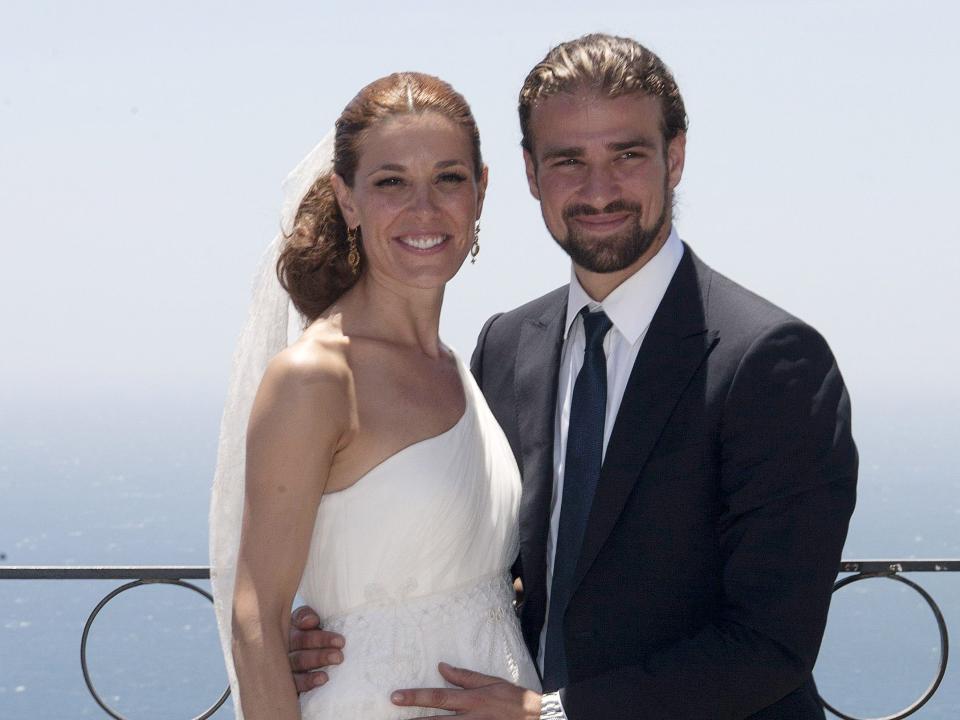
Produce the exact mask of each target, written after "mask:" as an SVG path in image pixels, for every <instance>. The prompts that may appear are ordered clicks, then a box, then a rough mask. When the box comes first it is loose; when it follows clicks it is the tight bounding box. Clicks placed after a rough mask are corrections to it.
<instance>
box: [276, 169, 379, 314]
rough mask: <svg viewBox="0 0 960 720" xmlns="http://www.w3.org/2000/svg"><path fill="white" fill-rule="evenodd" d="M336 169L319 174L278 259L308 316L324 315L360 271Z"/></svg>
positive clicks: (280, 270) (294, 296) (280, 271)
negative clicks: (336, 188) (337, 191)
mask: <svg viewBox="0 0 960 720" xmlns="http://www.w3.org/2000/svg"><path fill="white" fill-rule="evenodd" d="M332 174H333V172H332V171H329V172H326V173H324V174H323V175H321V176H320V177H318V178H317V179H316V181H314V183H313V185H311V186H310V189H309V190H308V191H307V194H306V195H304V197H303V200H302V201H301V202H300V207H299V208H298V209H297V214H296V217H295V218H294V221H293V230H292V231H291V233H290V234H289V235H288V236H287V237H286V240H285V241H284V243H283V247H281V248H280V257H279V258H278V259H277V276H278V277H279V278H280V284H281V285H283V288H284V290H286V291H287V292H288V293H289V294H290V298H291V300H293V304H294V305H295V306H296V308H297V310H299V311H300V314H301V315H303V316H304V317H305V318H307V319H308V320H313V319H315V318H317V317H319V316H320V314H321V313H323V311H324V310H326V309H327V308H328V307H330V305H332V304H333V303H334V301H336V299H337V298H339V297H340V296H341V295H343V293H345V292H346V291H347V290H349V289H350V288H351V287H352V286H353V284H354V283H355V282H356V281H357V277H358V275H359V273H357V274H354V272H353V269H352V268H351V267H350V264H349V263H348V262H347V253H348V252H349V244H348V242H347V224H346V221H345V220H344V219H343V215H342V214H341V213H340V206H339V205H338V204H337V197H336V195H334V193H333V183H332V182H331V181H330V179H331V176H332ZM360 268H361V270H362V268H363V255H362V253H361V258H360Z"/></svg>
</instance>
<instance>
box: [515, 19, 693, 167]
mask: <svg viewBox="0 0 960 720" xmlns="http://www.w3.org/2000/svg"><path fill="white" fill-rule="evenodd" d="M584 90H586V91H589V92H595V93H598V94H602V95H606V96H608V97H612V98H613V97H618V96H620V95H627V94H630V93H642V94H646V95H652V96H654V97H658V98H660V108H661V111H662V112H661V130H662V131H663V138H664V149H666V144H667V143H669V142H670V141H671V140H673V139H674V138H675V137H676V136H677V135H679V134H680V133H682V132H686V131H687V111H686V110H685V109H684V107H683V98H682V97H681V96H680V89H679V88H678V87H677V83H676V81H675V80H674V79H673V75H672V74H671V73H670V70H669V69H668V68H667V66H666V65H664V63H663V61H662V60H661V59H660V58H659V57H657V55H656V54H655V53H653V52H651V51H650V50H648V49H647V48H645V47H644V46H643V45H641V44H640V43H638V42H637V41H636V40H632V39H630V38H622V37H616V36H613V35H604V34H602V33H594V34H592V35H584V36H583V37H580V38H577V39H576V40H570V41H569V42H565V43H561V44H560V45H557V46H556V47H555V48H553V49H552V50H551V51H550V52H548V53H547V56H546V57H545V58H544V59H543V60H541V61H540V62H539V63H538V64H537V66H536V67H534V68H533V70H531V71H530V74H529V75H527V79H526V80H525V81H524V83H523V87H522V88H521V89H520V103H519V108H518V109H519V112H520V132H521V133H522V136H523V137H522V140H521V144H522V145H523V148H524V149H525V150H526V151H528V152H530V153H532V152H533V139H532V138H531V137H530V114H531V112H532V111H533V108H534V107H536V105H537V103H538V102H539V101H541V100H543V99H545V98H548V97H550V96H552V95H558V94H560V93H575V92H578V91H584Z"/></svg>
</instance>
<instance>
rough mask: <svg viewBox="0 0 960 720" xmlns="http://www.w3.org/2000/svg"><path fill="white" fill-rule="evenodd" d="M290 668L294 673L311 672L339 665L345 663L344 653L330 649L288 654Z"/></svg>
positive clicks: (298, 651)
mask: <svg viewBox="0 0 960 720" xmlns="http://www.w3.org/2000/svg"><path fill="white" fill-rule="evenodd" d="M287 657H288V658H289V659H290V667H291V668H292V669H293V671H294V672H310V671H311V670H318V669H320V668H322V667H326V666H327V665H339V664H340V663H342V662H343V653H342V652H340V651H339V650H331V649H329V648H326V649H323V650H295V651H293V652H291V653H287Z"/></svg>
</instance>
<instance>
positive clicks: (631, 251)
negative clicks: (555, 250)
mask: <svg viewBox="0 0 960 720" xmlns="http://www.w3.org/2000/svg"><path fill="white" fill-rule="evenodd" d="M663 195H664V203H663V210H662V211H661V212H660V217H658V218H657V221H656V222H655V223H654V224H653V225H652V226H651V227H649V228H645V227H643V225H642V224H641V222H640V217H641V211H642V208H641V206H640V205H639V204H636V203H628V202H627V201H626V200H615V201H613V202H612V203H610V204H609V205H607V206H606V207H604V208H603V209H602V210H597V209H596V208H594V207H592V206H590V205H571V206H570V207H567V208H564V210H563V224H564V226H565V227H566V229H567V235H566V237H564V238H558V237H557V236H556V235H554V237H553V239H554V240H556V241H557V244H558V245H559V246H560V247H562V248H563V249H564V251H565V252H566V253H567V255H569V256H570V259H571V260H573V262H574V263H576V264H577V265H579V266H580V267H582V268H583V269H585V270H589V271H590V272H595V273H612V272H617V271H618V270H623V269H624V268H627V267H630V266H631V265H633V264H634V263H635V262H636V261H637V260H639V259H640V257H641V256H642V255H643V254H644V253H645V252H647V251H648V250H649V249H650V248H651V247H652V246H653V244H654V242H656V240H657V236H659V235H660V231H661V230H663V226H664V225H665V224H666V222H667V219H668V218H669V217H670V215H671V210H672V202H671V197H670V193H669V190H668V189H667V188H666V187H664V193H663ZM620 212H631V213H633V222H632V223H631V224H630V227H627V228H626V229H624V230H622V231H621V232H619V233H617V234H616V235H611V236H609V237H606V238H603V239H602V240H597V239H588V238H586V237H585V236H584V235H583V233H581V232H580V231H579V230H577V229H575V228H574V226H573V225H572V224H571V223H570V220H571V219H572V218H575V217H577V216H579V215H599V214H600V213H620Z"/></svg>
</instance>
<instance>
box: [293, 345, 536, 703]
mask: <svg viewBox="0 0 960 720" xmlns="http://www.w3.org/2000/svg"><path fill="white" fill-rule="evenodd" d="M456 362H457V367H458V370H459V373H460V379H461V382H462V384H463V390H464V396H465V399H466V407H465V410H464V413H463V415H462V417H461V418H460V419H459V420H458V421H457V422H456V424H455V425H454V426H453V427H451V428H450V429H448V430H446V431H445V432H443V433H441V434H439V435H436V436H434V437H430V438H427V439H425V440H421V441H419V442H417V443H414V444H413V445H410V446H408V447H406V448H404V449H402V450H400V451H399V452H397V453H396V454H394V455H392V456H390V457H388V458H387V459H386V460H384V461H383V462H382V463H380V464H379V465H377V466H375V467H374V468H373V469H371V470H370V471H369V472H368V473H366V474H365V475H364V476H363V477H361V478H360V479H359V480H358V481H357V482H356V483H354V484H353V485H351V486H350V487H348V488H346V489H344V490H341V491H338V492H335V493H329V494H326V495H324V496H323V498H322V500H321V501H320V505H319V509H318V512H317V520H316V525H315V527H314V532H313V537H312V541H311V546H310V551H309V555H308V559H307V563H306V567H305V570H304V573H303V577H302V580H301V585H300V595H301V597H302V598H303V599H304V600H305V601H306V603H307V604H309V605H310V606H311V607H313V608H314V609H315V610H316V611H317V612H318V613H319V615H320V617H321V619H322V621H323V626H324V627H325V628H327V629H330V630H335V631H337V632H341V633H343V634H344V636H345V637H346V638H347V647H346V648H345V651H344V655H345V661H344V663H343V665H341V666H337V667H334V668H330V682H329V683H327V684H326V685H325V686H323V687H321V688H317V689H316V690H314V691H311V692H310V693H306V694H305V695H304V696H302V698H301V704H302V707H303V711H304V717H305V718H326V717H342V716H350V717H354V716H357V717H361V716H362V717H365V718H379V717H384V718H387V717H389V718H400V717H417V716H419V715H420V714H423V715H429V714H434V713H431V712H422V713H421V712H417V711H414V710H409V709H404V710H401V709H400V708H397V707H395V706H391V705H390V704H389V701H388V697H389V692H390V691H391V690H394V689H397V688H400V687H418V686H429V687H433V686H437V685H442V684H443V681H442V678H440V676H439V674H438V673H437V670H436V665H437V663H438V662H440V661H441V660H442V661H445V662H449V663H451V664H454V665H458V664H459V665H460V666H462V667H470V668H473V669H477V670H480V671H482V672H488V673H491V674H495V675H498V676H500V677H506V678H508V679H511V680H512V681H514V682H519V683H521V684H524V685H525V686H527V687H532V686H535V685H537V679H536V674H535V671H534V670H533V666H532V663H531V662H530V660H529V658H528V657H527V652H526V649H525V646H524V645H523V641H522V639H521V636H520V633H519V627H518V625H517V621H516V617H515V616H514V614H513V612H512V608H511V601H512V597H513V591H512V585H511V583H510V577H509V569H510V566H511V565H512V563H513V561H514V559H515V558H516V556H517V551H518V529H517V513H518V509H519V503H520V473H519V471H518V469H517V465H516V461H515V460H514V457H513V453H512V451H511V449H510V446H509V444H508V442H507V439H506V437H505V436H504V435H503V432H502V431H501V429H500V426H499V425H498V424H497V422H496V420H495V419H494V418H493V415H492V413H491V412H490V410H489V408H488V407H487V404H486V401H485V400H484V398H483V395H482V394H481V392H480V389H479V387H477V385H476V383H475V382H474V380H473V377H472V375H471V374H470V371H469V370H468V369H467V368H466V366H465V365H464V364H463V362H462V361H461V360H460V359H459V358H457V360H456ZM342 713H346V715H343V714H342ZM351 713H359V714H356V715H353V714H351Z"/></svg>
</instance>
